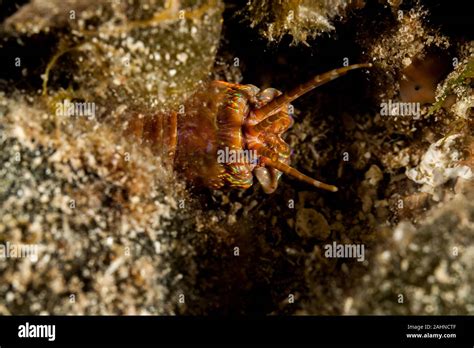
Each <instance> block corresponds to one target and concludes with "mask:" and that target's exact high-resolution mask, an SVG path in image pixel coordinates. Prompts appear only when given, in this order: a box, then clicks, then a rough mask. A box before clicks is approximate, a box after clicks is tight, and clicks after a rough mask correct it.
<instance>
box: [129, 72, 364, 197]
mask: <svg viewBox="0 0 474 348" xmlns="http://www.w3.org/2000/svg"><path fill="white" fill-rule="evenodd" d="M371 66H372V64H370V63H368V64H354V65H350V66H347V67H342V68H339V69H335V70H331V71H329V72H326V73H324V74H322V75H318V76H316V77H314V78H312V79H311V80H310V81H308V82H307V83H304V84H302V85H300V86H299V87H297V88H295V89H293V90H292V91H290V92H288V93H284V94H282V93H281V92H280V91H278V90H276V89H274V88H267V89H265V90H263V91H260V90H259V89H258V88H257V87H255V86H254V85H240V84H233V83H227V82H223V81H212V82H210V83H209V84H208V85H207V86H206V88H203V89H202V90H199V91H197V92H196V93H195V94H194V95H193V96H192V97H191V98H189V100H187V101H186V103H185V105H184V110H185V112H183V113H177V112H171V113H170V114H168V115H162V114H160V115H155V116H152V117H148V118H144V119H142V120H136V119H135V120H132V121H131V122H130V124H129V127H128V130H127V132H128V133H133V134H134V135H135V136H138V137H140V138H142V139H143V140H144V141H146V142H148V143H149V144H150V145H151V146H152V148H153V149H154V151H155V152H157V153H159V154H160V155H161V156H163V158H168V159H169V160H170V162H171V163H172V165H173V166H174V168H175V170H176V171H177V172H178V173H180V174H183V175H184V176H185V177H186V178H187V179H188V180H189V181H191V182H192V183H193V184H195V185H204V186H207V187H210V188H212V189H224V188H240V189H247V188H249V187H250V186H252V184H253V177H254V176H255V177H256V178H257V180H258V181H259V182H260V184H261V185H262V187H263V190H264V191H265V192H266V193H272V192H274V191H275V190H276V188H277V186H278V179H279V178H280V176H281V175H282V173H285V174H287V175H290V176H293V177H295V178H296V179H298V180H301V181H304V182H306V183H308V184H310V185H312V186H315V187H318V188H321V189H324V190H328V191H332V192H336V191H337V187H335V186H333V185H328V184H325V183H323V182H320V181H318V180H315V179H313V178H310V177H309V176H306V175H304V174H303V173H301V172H299V171H298V170H296V169H294V168H292V167H290V166H289V162H290V153H291V148H290V146H289V145H288V144H287V143H286V142H285V141H284V140H283V139H282V134H283V133H284V132H286V131H287V130H288V129H289V128H290V127H291V126H292V124H293V119H292V117H291V116H290V114H289V106H290V103H291V102H292V101H294V100H295V99H296V98H299V97H300V96H302V95H303V94H305V93H307V92H309V91H311V90H312V89H314V88H316V87H318V86H321V85H322V84H324V83H327V82H329V81H331V80H334V79H336V78H338V77H340V76H342V75H344V74H346V73H347V72H349V71H351V70H354V69H360V68H370V67H371ZM164 116H169V117H164ZM224 149H225V151H227V152H229V151H231V152H232V151H234V152H242V151H250V152H252V153H256V154H257V159H258V160H257V161H242V160H238V161H228V162H222V161H218V160H217V158H218V152H219V151H222V150H224Z"/></svg>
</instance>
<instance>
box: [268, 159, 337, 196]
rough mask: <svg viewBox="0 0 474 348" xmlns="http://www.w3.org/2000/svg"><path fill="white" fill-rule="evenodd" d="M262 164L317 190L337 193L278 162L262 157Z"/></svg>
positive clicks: (331, 186)
mask: <svg viewBox="0 0 474 348" xmlns="http://www.w3.org/2000/svg"><path fill="white" fill-rule="evenodd" d="M262 162H263V163H265V164H266V165H267V166H269V167H273V168H275V169H278V170H279V171H281V172H283V173H285V174H287V175H290V176H292V177H294V178H296V179H298V180H300V181H304V182H306V183H308V184H310V185H313V186H315V187H317V188H320V189H323V190H327V191H331V192H337V187H336V186H333V185H329V184H325V183H324V182H321V181H318V180H315V179H313V178H310V177H309V176H307V175H304V174H303V173H301V172H299V171H297V170H296V169H294V168H292V167H290V166H289V165H287V164H285V163H282V162H279V161H273V160H271V159H270V158H268V157H262Z"/></svg>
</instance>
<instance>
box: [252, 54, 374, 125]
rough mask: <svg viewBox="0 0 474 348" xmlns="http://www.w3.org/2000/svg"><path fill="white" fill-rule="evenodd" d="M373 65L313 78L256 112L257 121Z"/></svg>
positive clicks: (352, 67) (358, 66)
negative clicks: (308, 94)
mask: <svg viewBox="0 0 474 348" xmlns="http://www.w3.org/2000/svg"><path fill="white" fill-rule="evenodd" d="M371 67H372V63H363V64H353V65H349V66H345V67H342V68H338V69H334V70H331V71H328V72H326V73H324V74H321V75H317V76H315V77H313V78H312V79H311V80H309V81H308V82H306V83H303V84H302V85H300V86H298V87H296V88H295V89H293V90H291V91H290V92H287V93H284V94H282V95H281V96H279V97H277V98H275V99H274V100H273V101H272V102H270V103H268V104H267V105H265V106H264V107H262V108H260V109H258V110H256V111H255V115H256V119H257V120H258V121H261V120H263V119H264V118H266V117H267V116H268V115H272V114H274V113H275V112H277V111H278V110H279V109H280V108H281V107H282V106H284V105H286V104H289V103H291V102H292V101H293V100H295V99H297V98H299V97H301V96H302V95H303V94H305V93H308V92H309V91H311V90H313V89H314V88H316V87H319V86H321V85H324V84H325V83H327V82H329V81H332V80H334V79H337V78H338V77H340V76H342V75H345V74H347V73H348V72H349V71H351V70H355V69H361V68H371Z"/></svg>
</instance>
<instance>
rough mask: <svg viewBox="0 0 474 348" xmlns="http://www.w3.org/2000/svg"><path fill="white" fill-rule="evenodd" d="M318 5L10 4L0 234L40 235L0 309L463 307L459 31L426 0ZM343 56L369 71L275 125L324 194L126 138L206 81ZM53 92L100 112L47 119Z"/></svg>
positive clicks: (380, 310) (473, 307) (405, 310)
mask: <svg viewBox="0 0 474 348" xmlns="http://www.w3.org/2000/svg"><path fill="white" fill-rule="evenodd" d="M274 3H278V4H280V5H279V6H272V4H274ZM328 3H329V2H326V1H314V2H311V1H310V2H308V1H305V0H297V1H288V2H286V3H285V4H283V3H281V2H278V1H270V0H266V1H261V2H260V1H249V2H248V4H247V5H245V4H244V5H239V4H238V2H234V1H224V2H223V1H219V0H207V1H206V0H198V1H183V2H178V1H152V0H140V1H131V2H110V3H106V4H105V3H104V5H101V6H96V5H95V3H94V2H92V1H74V0H68V1H45V0H32V1H30V2H27V3H26V4H24V5H23V6H21V7H19V8H18V9H13V10H10V11H11V13H9V14H8V16H7V17H5V18H3V23H2V26H1V33H2V34H1V36H2V42H1V45H2V48H1V49H2V50H9V51H10V52H13V53H12V61H13V63H11V62H10V63H11V64H10V63H9V64H10V65H11V66H12V67H11V68H9V69H10V70H11V71H10V70H9V71H8V72H7V73H6V74H5V75H2V77H1V79H0V88H1V90H2V92H1V94H0V158H1V163H2V166H1V168H0V243H3V244H4V243H6V242H9V243H17V244H18V243H27V244H28V243H31V244H37V245H38V246H39V250H38V259H35V260H31V259H28V258H24V259H21V258H15V259H3V260H0V298H1V299H2V300H0V313H1V314H7V315H8V314H221V313H239V314H252V313H265V314H275V315H278V314H322V315H328V314H329V315H334V314H473V313H474V298H473V296H472V294H473V291H472V287H473V286H474V279H473V278H472V274H473V272H472V266H473V265H474V262H473V255H474V254H473V248H474V241H473V232H474V214H473V212H474V210H473V206H472V196H473V193H474V189H473V186H472V170H473V160H472V158H473V157H472V151H473V146H474V145H473V141H472V139H473V138H472V116H473V95H474V93H473V89H472V78H473V70H472V69H473V68H472V67H473V61H474V58H473V56H474V54H473V44H472V41H470V40H472V35H471V36H469V35H468V34H466V37H463V36H462V35H459V33H457V32H455V31H454V32H453V31H450V30H448V29H446V27H443V26H440V27H437V26H436V25H434V24H433V21H430V18H431V17H430V16H431V15H432V14H431V7H430V5H429V4H428V3H425V2H419V1H380V2H377V3H376V4H372V3H369V2H365V1H338V2H337V3H338V4H339V5H338V6H333V7H330V6H329V5H328ZM177 4H178V5H179V6H181V7H178V5H177ZM2 6H3V5H2ZM270 8H271V9H270ZM71 11H74V12H73V14H74V16H73V17H74V18H71V16H72V12H71ZM289 11H292V12H289ZM290 14H291V15H292V16H293V19H294V18H296V19H297V20H292V19H289V17H288V15H290ZM26 18H28V20H26ZM374 20H376V21H377V23H378V25H377V26H376V27H374V26H373V21H374ZM277 42H278V45H277V44H276V43H277ZM32 47H33V48H36V49H37V56H38V58H36V59H29V58H25V57H29V56H28V55H27V54H26V52H28V49H33V48H32ZM30 55H31V53H30ZM16 56H20V57H22V58H23V60H22V63H21V67H19V68H18V67H15V66H14V62H15V61H14V60H13V58H15V57H16ZM327 57H328V58H327ZM236 58H237V59H236ZM345 59H348V60H349V61H350V63H351V64H352V63H356V62H363V61H367V62H372V63H373V64H374V68H373V69H371V70H370V71H368V72H355V73H353V74H352V75H350V74H348V75H347V76H344V77H341V78H340V79H338V80H337V81H334V82H331V84H328V85H327V86H324V87H321V88H320V89H319V90H317V91H314V92H312V93H311V94H309V95H307V96H304V97H302V98H301V99H300V100H298V101H296V102H295V103H294V106H295V124H294V126H293V128H292V129H290V130H289V131H288V132H287V133H286V135H285V139H286V141H287V142H288V143H289V144H290V145H291V147H292V149H293V153H292V160H291V162H292V166H294V167H295V168H298V169H299V170H301V171H302V172H304V173H308V174H310V175H312V176H314V177H316V178H318V179H321V180H323V181H325V182H328V183H333V184H335V185H337V186H338V187H339V191H338V192H337V193H329V192H322V191H318V190H314V189H312V188H310V187H308V186H307V185H305V184H302V183H299V182H297V181H295V180H293V179H290V178H288V177H285V176H283V177H282V179H281V180H280V184H279V188H278V189H277V191H276V192H275V193H274V194H272V195H266V194H264V193H263V191H262V189H261V188H260V187H259V186H258V184H255V185H254V186H252V187H251V188H250V189H248V190H246V191H238V190H233V191H225V190H224V191H211V190H208V189H201V188H191V187H189V186H187V185H186V183H185V182H183V181H181V180H180V179H178V178H177V177H176V175H175V173H174V172H173V171H172V170H170V169H169V168H167V167H166V165H165V164H164V163H163V162H162V161H161V159H160V158H159V157H157V156H156V155H154V154H153V153H152V151H151V150H150V149H149V148H148V147H147V146H146V144H142V143H137V142H136V140H135V139H132V138H127V137H124V136H123V135H122V129H125V127H126V124H127V122H128V121H129V119H130V117H146V115H148V114H152V113H156V111H157V110H165V109H172V108H175V107H177V106H179V105H180V104H181V103H182V102H183V101H184V100H185V99H186V98H187V97H188V96H189V95H191V94H192V93H193V92H194V91H195V90H196V89H199V88H202V82H203V81H204V80H206V79H209V78H211V77H214V78H216V77H217V78H221V79H223V78H225V79H227V80H231V82H238V83H252V84H255V85H257V86H259V87H262V88H263V87H270V86H273V87H276V88H279V89H281V90H289V89H290V88H292V87H294V86H296V85H297V84H298V83H299V82H304V81H306V80H307V79H309V78H310V77H311V76H312V75H314V74H315V73H320V72H324V71H327V70H330V69H332V68H335V67H338V66H340V65H342V64H344V62H345ZM64 99H68V100H81V101H86V100H93V101H94V102H95V103H96V104H97V112H96V115H95V117H91V118H80V117H78V118H64V117H62V118H61V117H58V116H57V115H56V116H55V115H54V110H55V109H54V107H55V105H56V104H57V102H58V101H61V100H64ZM384 103H385V104H384ZM388 103H390V106H388V105H389V104H388ZM397 103H419V104H417V105H418V108H419V109H417V110H416V115H411V117H410V116H407V115H400V114H398V115H397V114H395V110H398V112H399V111H400V110H401V109H394V108H393V105H399V106H401V107H403V105H404V104H397ZM384 106H385V107H388V108H389V111H390V112H392V114H390V112H388V114H386V113H384V112H383V111H382V110H383V108H384ZM412 111H413V110H412ZM137 115H138V116H137ZM333 245H334V247H336V246H337V245H358V246H364V249H363V250H364V253H365V254H364V255H363V257H359V258H338V257H329V256H328V254H327V248H329V247H331V246H333ZM328 246H329V247H328ZM289 298H291V299H292V300H291V301H290V300H289Z"/></svg>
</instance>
